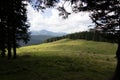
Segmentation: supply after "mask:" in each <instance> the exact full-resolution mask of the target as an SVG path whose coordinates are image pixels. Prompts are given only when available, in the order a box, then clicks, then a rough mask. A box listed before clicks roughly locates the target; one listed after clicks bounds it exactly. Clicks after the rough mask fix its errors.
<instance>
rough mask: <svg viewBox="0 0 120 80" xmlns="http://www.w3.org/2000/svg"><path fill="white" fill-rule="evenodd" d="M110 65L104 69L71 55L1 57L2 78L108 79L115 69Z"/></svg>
mask: <svg viewBox="0 0 120 80" xmlns="http://www.w3.org/2000/svg"><path fill="white" fill-rule="evenodd" d="M98 64H99V63H98ZM101 66H103V65H101ZM108 66H109V65H108ZM108 66H107V67H106V68H104V70H103V68H102V67H100V66H99V65H96V66H95V64H93V63H88V62H87V60H86V61H85V60H80V59H76V58H71V57H65V56H31V55H22V56H18V58H17V59H11V60H7V59H3V58H0V80H108V78H109V77H110V76H111V75H112V74H113V71H114V70H112V68H109V67H108Z"/></svg>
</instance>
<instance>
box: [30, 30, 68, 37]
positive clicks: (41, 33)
mask: <svg viewBox="0 0 120 80" xmlns="http://www.w3.org/2000/svg"><path fill="white" fill-rule="evenodd" d="M31 35H49V36H55V37H56V36H63V35H66V33H62V32H58V33H57V32H52V31H48V30H40V31H31Z"/></svg>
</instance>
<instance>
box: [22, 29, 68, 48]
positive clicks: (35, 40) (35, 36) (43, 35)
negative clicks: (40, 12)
mask: <svg viewBox="0 0 120 80" xmlns="http://www.w3.org/2000/svg"><path fill="white" fill-rule="evenodd" d="M63 35H66V33H62V32H58V33H56V32H52V31H47V30H40V31H31V36H30V41H29V42H28V43H27V44H24V43H23V42H20V45H21V46H27V45H34V44H40V43H42V42H44V41H45V40H46V39H48V38H52V37H57V36H63Z"/></svg>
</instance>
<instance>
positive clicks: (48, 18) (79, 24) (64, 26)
mask: <svg viewBox="0 0 120 80" xmlns="http://www.w3.org/2000/svg"><path fill="white" fill-rule="evenodd" d="M27 10H28V11H27V15H28V21H29V23H30V31H40V30H43V29H44V30H48V31H52V32H65V33H74V32H80V31H86V30H88V26H89V25H92V21H91V19H90V18H89V13H88V12H80V13H72V14H71V15H70V16H69V17H68V19H62V18H61V17H60V16H59V15H58V14H59V12H58V10H57V9H47V10H45V11H44V13H43V12H38V11H36V10H34V9H33V8H32V7H31V5H28V6H27ZM67 10H68V12H71V9H70V7H67Z"/></svg>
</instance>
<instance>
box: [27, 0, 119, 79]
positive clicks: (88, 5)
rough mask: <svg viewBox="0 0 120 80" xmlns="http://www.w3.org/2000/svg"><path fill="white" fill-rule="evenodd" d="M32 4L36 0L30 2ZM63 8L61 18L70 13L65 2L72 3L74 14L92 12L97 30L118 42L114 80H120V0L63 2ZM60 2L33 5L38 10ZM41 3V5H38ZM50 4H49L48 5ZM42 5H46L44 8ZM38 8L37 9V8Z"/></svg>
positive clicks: (42, 0) (39, 0)
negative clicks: (65, 6) (109, 35)
mask: <svg viewBox="0 0 120 80" xmlns="http://www.w3.org/2000/svg"><path fill="white" fill-rule="evenodd" d="M29 1H30V2H32V1H34V0H29ZM63 1H64V3H63V5H62V6H60V7H58V10H59V11H60V14H59V15H60V16H63V18H67V17H68V16H69V13H68V12H67V11H66V10H65V8H64V4H65V2H70V4H71V8H72V10H73V12H75V13H77V12H80V11H89V12H91V16H90V17H91V19H92V21H93V22H94V23H95V24H96V29H98V28H99V31H100V32H102V33H103V32H104V33H107V34H111V35H114V38H112V39H114V40H117V43H118V49H117V51H116V57H117V67H116V71H115V76H114V78H113V80H120V0H63ZM57 2H59V0H36V4H33V6H35V8H36V9H45V8H47V5H49V7H50V6H53V5H54V4H55V3H57ZM37 3H39V4H37ZM46 3H49V4H46ZM41 4H45V5H44V8H41V7H43V6H42V5H41ZM36 6H37V7H36Z"/></svg>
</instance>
